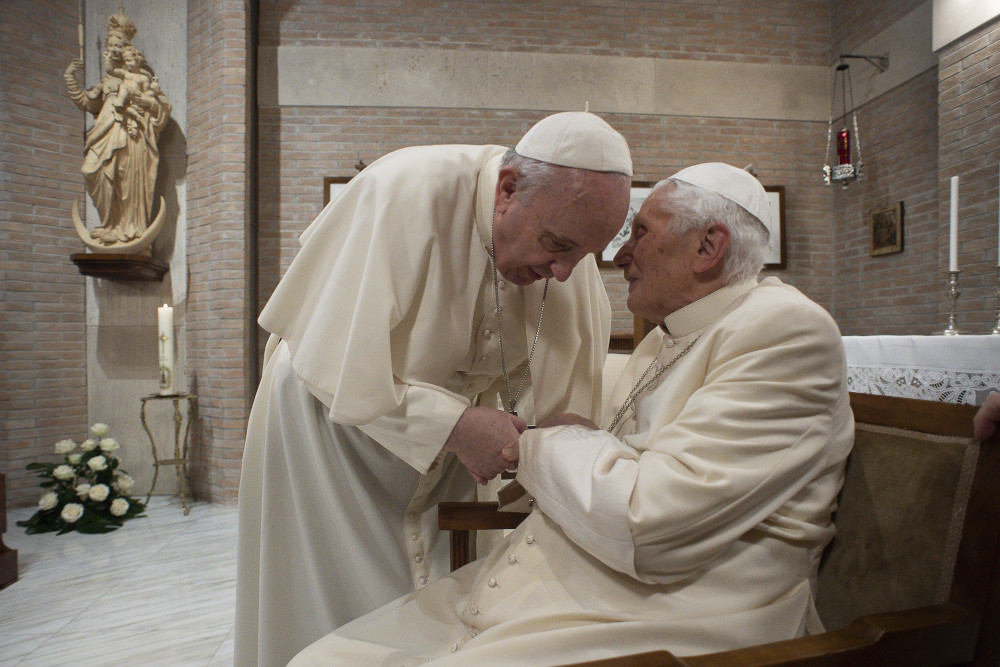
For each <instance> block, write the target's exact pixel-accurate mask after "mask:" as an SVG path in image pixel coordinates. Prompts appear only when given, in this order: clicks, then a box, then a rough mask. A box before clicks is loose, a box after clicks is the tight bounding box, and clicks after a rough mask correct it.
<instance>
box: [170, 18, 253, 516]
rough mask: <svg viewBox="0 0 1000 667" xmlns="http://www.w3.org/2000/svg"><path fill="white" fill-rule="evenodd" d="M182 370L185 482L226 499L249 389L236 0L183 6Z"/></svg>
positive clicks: (242, 72) (242, 38) (247, 250)
mask: <svg viewBox="0 0 1000 667" xmlns="http://www.w3.org/2000/svg"><path fill="white" fill-rule="evenodd" d="M188 12H189V15H188V45H189V48H188V72H189V90H188V100H189V112H188V155H189V159H188V166H187V178H188V190H187V193H188V266H189V271H190V291H189V296H188V303H187V312H186V315H187V322H188V364H189V368H188V374H189V377H190V378H191V390H192V393H195V394H197V395H198V397H199V398H198V417H199V419H198V420H197V422H196V424H195V432H194V433H193V443H194V449H193V452H192V466H191V468H192V471H191V474H192V477H193V479H194V486H195V489H194V490H195V493H196V494H197V495H198V497H199V498H201V499H211V500H214V501H233V500H235V498H236V491H237V489H238V487H239V473H240V461H241V457H242V454H243V442H244V438H245V436H246V418H247V415H248V414H249V411H250V401H251V400H252V395H253V391H254V389H255V388H256V361H255V360H252V359H251V357H252V354H253V350H254V345H253V335H252V334H253V329H252V328H251V327H250V326H249V318H251V317H252V313H253V310H254V308H253V304H252V303H251V302H250V299H251V298H252V294H253V290H252V288H251V281H250V280H248V276H252V275H253V267H252V266H251V265H250V264H251V262H252V261H253V258H254V254H253V252H252V248H251V247H249V244H250V241H251V239H252V236H251V234H250V232H249V229H250V222H249V221H251V220H252V217H251V215H250V210H249V197H248V184H247V178H248V177H247V174H248V172H247V165H248V162H249V158H250V156H249V144H248V140H247V139H248V129H247V108H246V107H247V63H246V52H247V51H246V50H247V35H246V29H247V20H246V14H245V7H244V3H243V2H242V1H240V0H225V1H219V0H200V1H192V2H190V3H189V5H188Z"/></svg>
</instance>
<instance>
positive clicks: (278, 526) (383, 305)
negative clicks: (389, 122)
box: [236, 113, 632, 665]
mask: <svg viewBox="0 0 1000 667" xmlns="http://www.w3.org/2000/svg"><path fill="white" fill-rule="evenodd" d="M631 173H632V163H631V158H630V156H629V150H628V146H627V144H626V142H625V139H624V138H623V137H622V136H621V135H620V134H619V133H618V132H616V131H615V130H614V129H612V128H611V126H609V125H608V124H607V123H606V122H604V121H603V120H601V119H600V118H598V117H597V116H595V115H594V114H590V113H562V114H556V115H554V116H549V117H548V118H545V119H543V120H541V121H540V122H539V123H538V124H537V125H535V126H534V127H533V128H531V130H529V132H528V133H527V134H526V135H525V136H524V138H523V139H521V141H520V142H519V143H518V144H517V146H516V148H515V149H514V150H511V151H507V150H506V149H504V148H502V147H499V146H423V147H414V148H407V149H403V150H399V151H396V152H394V153H391V154H389V155H387V156H385V157H383V158H381V159H379V160H377V161H376V162H374V163H373V164H372V165H371V166H369V167H367V168H366V169H365V170H364V171H362V172H361V173H360V174H358V175H357V176H355V177H354V179H352V180H351V182H350V183H349V184H348V185H347V187H346V188H345V189H344V190H343V191H342V192H341V193H340V194H339V196H338V197H337V198H336V199H334V200H333V202H331V203H330V204H329V205H328V206H327V207H326V208H325V209H324V210H323V212H322V213H321V214H320V215H319V217H318V218H317V219H316V220H315V222H313V223H312V225H310V227H309V228H308V229H307V230H306V231H305V233H304V234H303V235H302V248H301V250H300V251H299V253H298V255H297V256H296V257H295V260H294V261H293V262H292V264H291V266H290V267H289V269H288V271H287V273H286V274H285V276H284V277H283V278H282V280H281V282H280V284H279V285H278V287H277V289H276V290H275V292H274V294H273V295H272V297H271V299H270V301H269V302H268V304H267V307H266V308H265V309H264V311H263V313H262V314H261V316H260V323H261V326H263V327H264V328H265V329H267V330H268V331H270V332H271V333H272V334H273V335H272V336H271V339H270V341H269V342H268V345H267V349H266V352H265V365H264V372H263V376H262V378H261V383H260V388H259V389H258V392H257V397H256V399H255V401H254V406H253V410H252V411H251V414H250V420H249V424H248V428H247V443H246V450H245V452H244V459H243V470H242V478H241V480H240V515H239V521H240V543H239V551H238V572H237V579H238V582H237V621H236V662H237V664H240V665H251V664H258V663H259V664H262V665H284V664H285V663H287V661H288V660H289V659H291V658H292V657H293V656H294V655H295V654H296V653H297V652H298V651H299V650H300V649H302V648H304V647H305V646H307V645H308V644H309V643H310V642H313V641H315V640H317V639H319V638H320V637H322V636H323V635H324V634H326V633H327V632H330V631H331V630H333V629H334V628H336V627H338V626H339V625H341V624H343V623H346V622H347V621H350V620H352V619H354V618H357V617H358V616H361V615H362V614H364V613H367V612H369V611H371V610H372V609H374V608H376V607H378V606H379V605H381V604H384V603H386V602H388V601H390V600H392V599H394V598H396V597H399V596H400V595H403V594H405V593H407V592H409V591H412V590H414V589H415V588H419V587H421V586H424V585H426V584H427V583H428V582H430V581H432V580H434V579H436V578H437V577H439V576H441V575H442V574H444V573H446V572H447V569H448V545H447V540H446V539H438V531H437V509H436V507H437V503H438V502H440V501H442V500H461V499H471V498H472V497H473V496H474V491H475V481H479V482H481V483H482V482H485V481H486V480H488V479H490V478H492V477H494V476H496V475H497V474H498V473H499V472H500V471H502V470H504V469H506V468H510V467H513V466H514V465H515V464H516V461H517V455H516V453H514V452H515V451H516V442H517V438H518V435H519V433H520V432H521V431H523V430H524V429H525V426H526V423H525V419H529V420H532V421H533V420H534V418H535V417H536V416H537V417H538V418H545V417H550V416H552V415H554V414H558V413H560V412H564V411H567V410H571V411H574V412H580V413H582V414H587V415H594V416H595V417H596V416H597V415H598V413H599V411H600V396H601V384H600V377H601V376H600V373H601V368H602V365H603V363H604V357H605V354H606V351H607V342H608V337H609V329H610V307H609V304H608V301H607V296H606V294H605V292H604V286H603V283H602V282H601V278H600V275H599V273H598V270H597V266H596V263H595V261H594V259H593V257H592V255H593V253H594V252H597V251H599V250H600V249H601V248H603V247H604V246H606V245H607V244H608V242H609V241H610V240H611V239H612V238H613V237H614V235H615V234H616V233H617V231H618V230H619V228H620V227H621V225H622V221H623V220H624V219H625V215H626V212H627V211H628V201H629V186H630V176H631ZM494 257H495V262H494V261H491V260H492V258H494ZM581 260H583V261H581ZM578 263H579V264H580V266H579V267H578V268H577V270H576V271H573V269H574V267H575V266H576V265H577V264H578ZM571 272H572V275H571ZM553 278H554V279H555V280H554V281H552V284H550V279H553ZM498 399H499V400H498ZM499 401H502V403H503V405H504V410H497V409H496V407H497V405H498V402H499ZM507 410H509V411H510V412H509V413H508V412H507ZM514 412H519V413H520V416H518V415H514V414H511V413H514ZM505 449H507V450H508V451H507V453H506V454H504V450H505ZM469 473H471V476H470V474H469ZM474 480H475V481H474Z"/></svg>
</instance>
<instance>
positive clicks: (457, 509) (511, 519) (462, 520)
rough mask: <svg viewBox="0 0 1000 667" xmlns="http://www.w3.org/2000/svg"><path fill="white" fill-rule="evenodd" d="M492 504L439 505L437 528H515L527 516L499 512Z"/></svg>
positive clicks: (497, 506)
mask: <svg viewBox="0 0 1000 667" xmlns="http://www.w3.org/2000/svg"><path fill="white" fill-rule="evenodd" d="M499 507H500V505H499V504H498V503H497V502H496V501H492V502H465V503H440V504H439V505H438V528H440V529H441V530H496V529H507V528H517V527H518V525H520V523H521V522H522V521H524V518H525V517H526V516H528V515H527V514H523V513H521V512H500V511H499Z"/></svg>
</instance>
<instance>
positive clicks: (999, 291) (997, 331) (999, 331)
mask: <svg viewBox="0 0 1000 667" xmlns="http://www.w3.org/2000/svg"><path fill="white" fill-rule="evenodd" d="M993 293H994V294H996V295H997V325H996V326H995V327H993V331H991V332H990V333H991V334H993V335H994V336H1000V266H997V286H996V289H994V290H993Z"/></svg>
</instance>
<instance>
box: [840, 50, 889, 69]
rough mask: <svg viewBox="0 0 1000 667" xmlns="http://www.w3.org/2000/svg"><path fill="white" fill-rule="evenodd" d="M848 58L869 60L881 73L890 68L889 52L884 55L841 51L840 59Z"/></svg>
mask: <svg viewBox="0 0 1000 667" xmlns="http://www.w3.org/2000/svg"><path fill="white" fill-rule="evenodd" d="M847 58H860V59H861V60H867V61H868V63H869V64H870V65H872V67H874V68H876V69H877V70H878V71H879V74H881V73H882V72H884V71H886V70H887V69H889V54H888V53H887V54H885V55H884V56H862V55H854V54H850V53H841V54H840V59H841V60H842V61H843V60H846V59H847Z"/></svg>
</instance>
